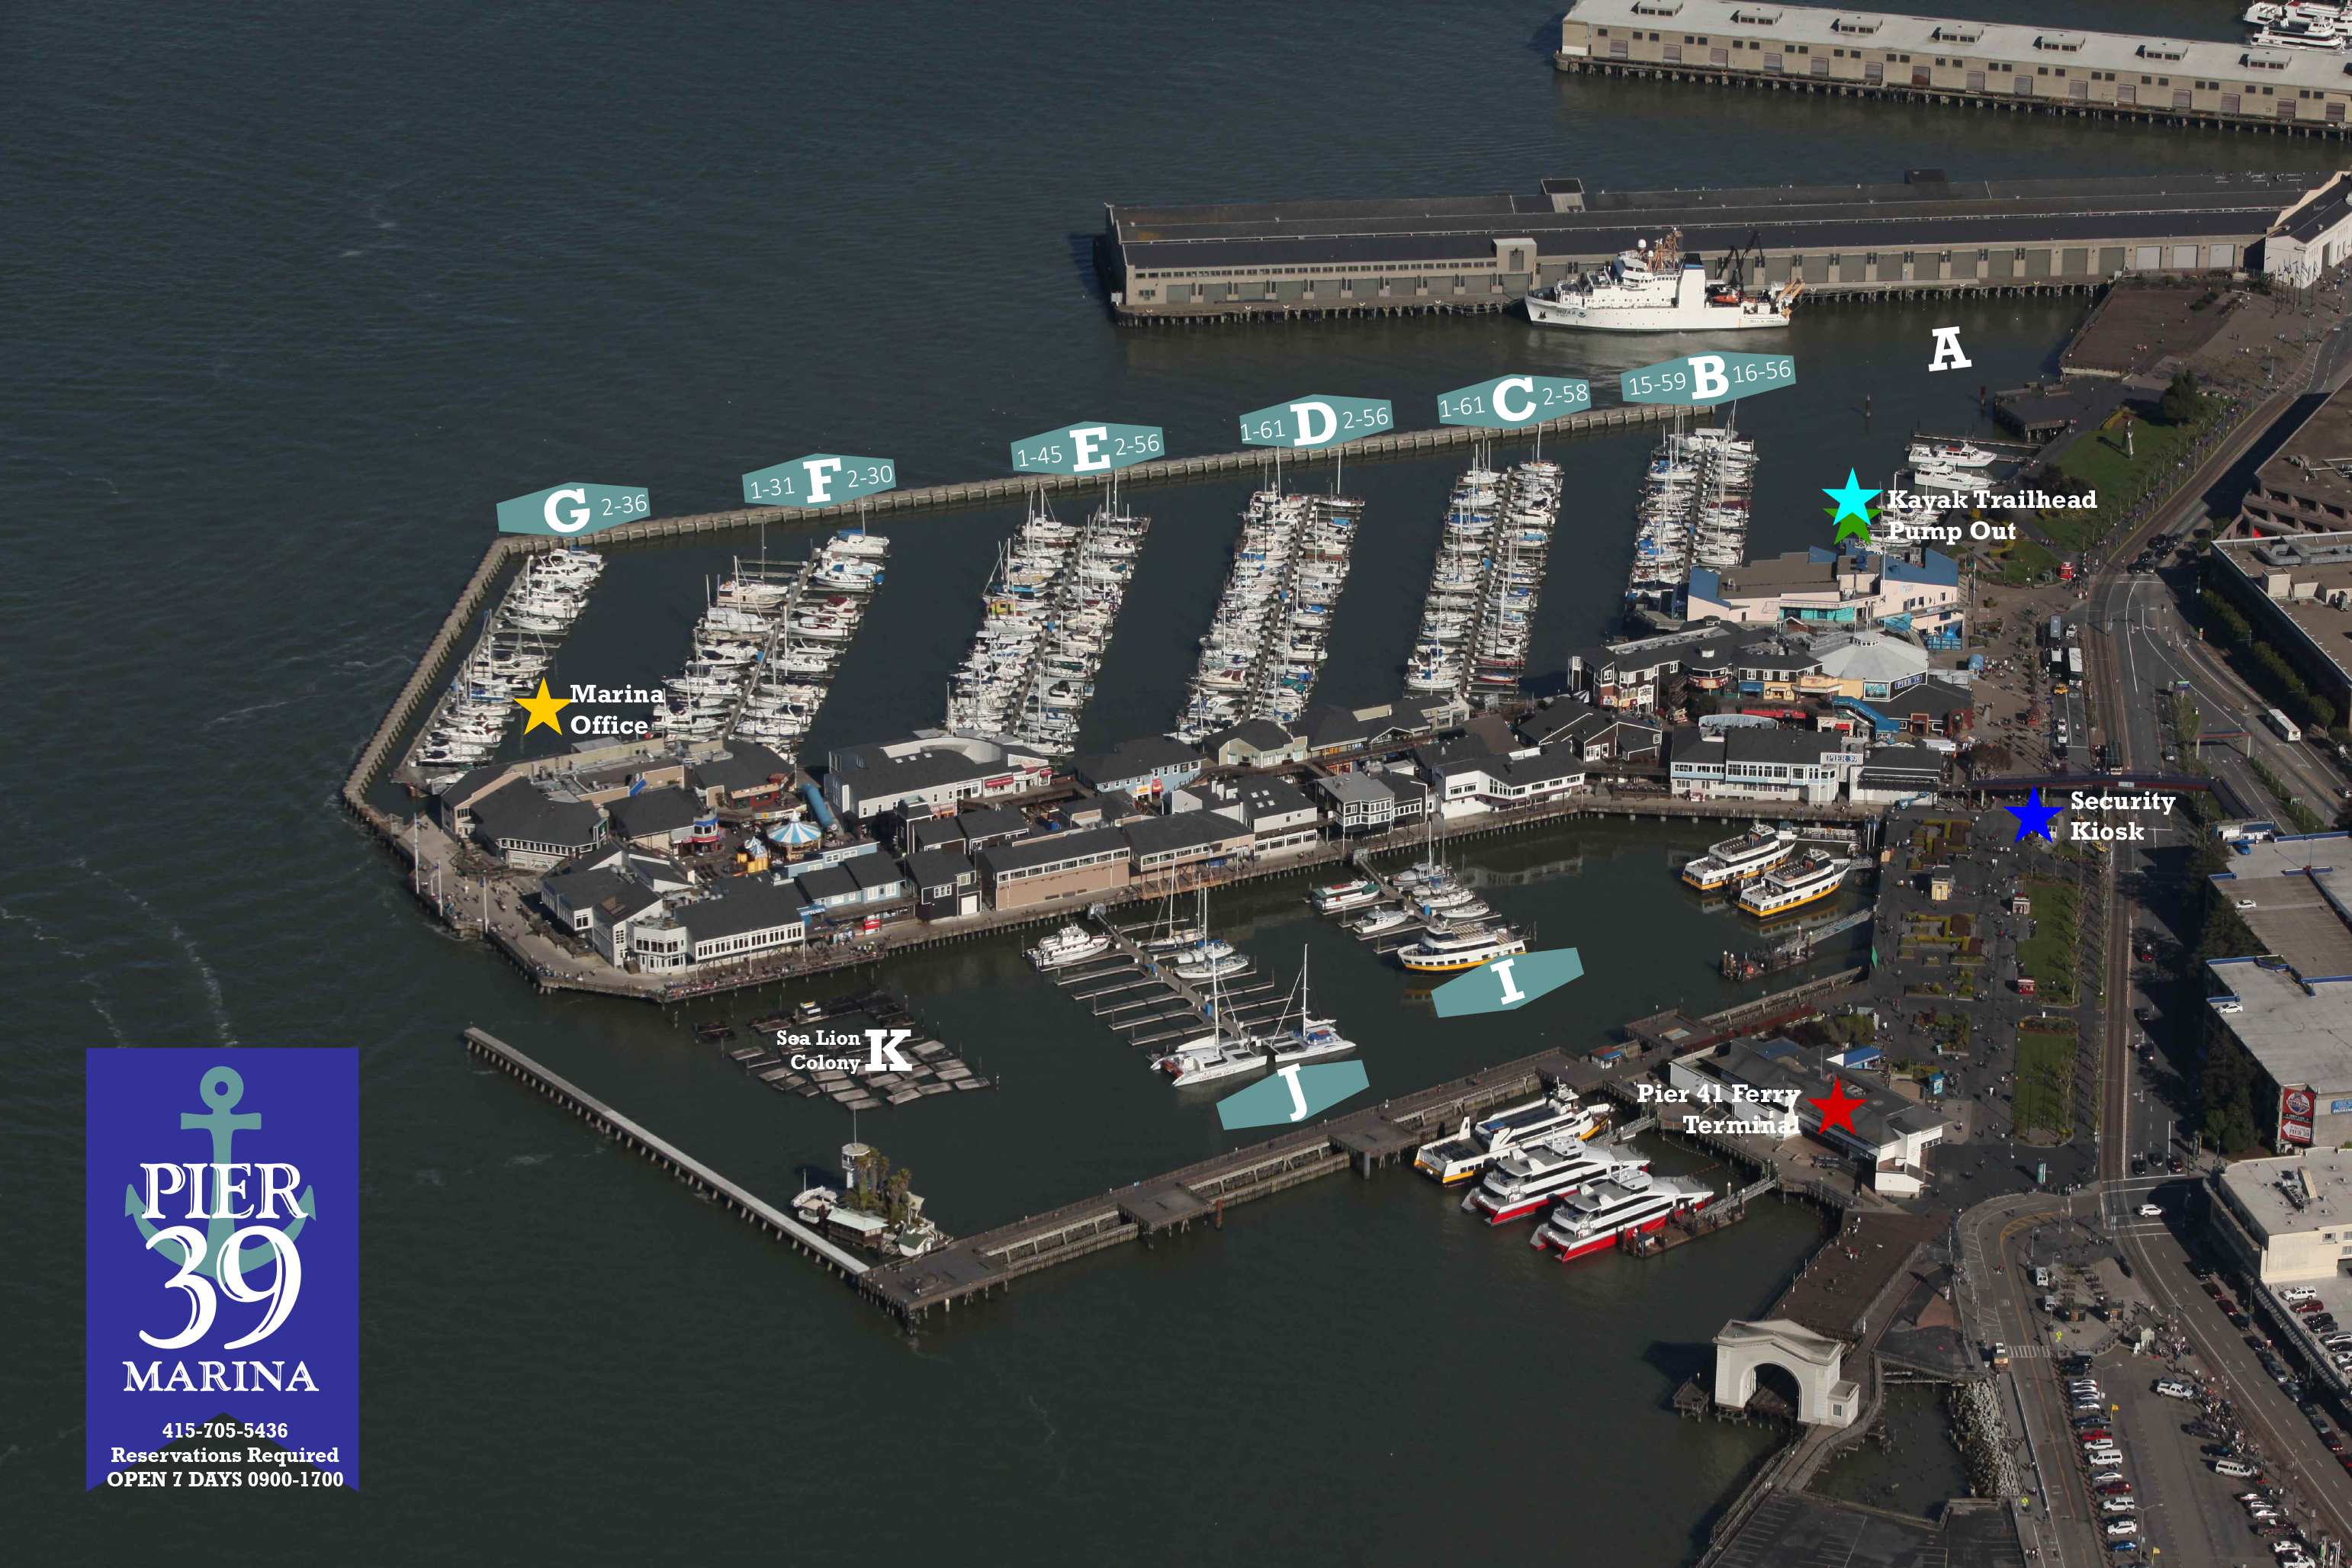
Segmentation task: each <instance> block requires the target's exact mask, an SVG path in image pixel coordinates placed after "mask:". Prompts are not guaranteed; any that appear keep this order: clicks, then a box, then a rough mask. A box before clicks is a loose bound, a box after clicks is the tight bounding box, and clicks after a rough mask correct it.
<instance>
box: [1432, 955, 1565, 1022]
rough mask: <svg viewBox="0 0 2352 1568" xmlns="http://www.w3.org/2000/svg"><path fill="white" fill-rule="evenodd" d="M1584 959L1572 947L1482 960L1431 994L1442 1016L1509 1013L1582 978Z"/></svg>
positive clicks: (1438, 1014) (1457, 1016)
mask: <svg viewBox="0 0 2352 1568" xmlns="http://www.w3.org/2000/svg"><path fill="white" fill-rule="evenodd" d="M1583 974H1584V960H1583V959H1582V958H1581V957H1580V956H1579V955H1578V953H1577V951H1576V949H1574V948H1572V947H1557V948H1553V949H1551V950H1550V951H1549V952H1523V953H1520V954H1519V955H1517V957H1515V958H1498V959H1495V960H1493V961H1492V962H1490V963H1482V964H1480V965H1479V966H1478V967H1477V968H1475V969H1474V970H1472V971H1470V973H1467V974H1458V975H1456V976H1454V978H1453V979H1451V980H1449V981H1447V982H1446V983H1445V984H1443V985H1441V986H1439V987H1438V988H1437V989H1436V990H1434V991H1433V992H1431V993H1430V994H1429V999H1430V1000H1431V1001H1432V1002H1434V1003H1435V1004H1436V1005H1437V1016H1439V1017H1441V1018H1460V1017H1464V1016H1467V1015H1469V1014H1473V1013H1507V1012H1510V1011H1511V1010H1512V1009H1513V1008H1515V1007H1524V1006H1526V1005H1528V1003H1530V1002H1532V1001H1534V1000H1535V999H1536V998H1537V997H1538V996H1545V995H1549V994H1551V993H1552V992H1554V991H1557V990H1559V988H1560V987H1561V986H1563V985H1565V984H1568V983H1569V982H1570V981H1571V980H1578V979H1581V978H1582V977H1583Z"/></svg>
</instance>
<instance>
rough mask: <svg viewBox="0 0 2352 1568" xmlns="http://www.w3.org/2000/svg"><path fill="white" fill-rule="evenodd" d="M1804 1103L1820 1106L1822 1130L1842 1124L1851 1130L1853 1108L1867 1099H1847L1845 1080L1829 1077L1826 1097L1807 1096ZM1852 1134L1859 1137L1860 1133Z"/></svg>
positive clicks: (1864, 1103) (1866, 1101)
mask: <svg viewBox="0 0 2352 1568" xmlns="http://www.w3.org/2000/svg"><path fill="white" fill-rule="evenodd" d="M1805 1103H1806V1104H1807V1105H1815V1106H1819V1107H1820V1108H1821V1112H1822V1131H1824V1132H1826V1131H1829V1130H1830V1129H1831V1128H1832V1127H1836V1126H1839V1125H1841V1124H1843V1126H1844V1128H1845V1130H1846V1131H1849V1132H1853V1108H1854V1107H1855V1106H1857V1105H1866V1104H1868V1103H1869V1101H1868V1100H1867V1099H1855V1100H1848V1099H1847V1098H1846V1097H1845V1080H1844V1079H1836V1078H1833V1079H1830V1091H1829V1093H1828V1095H1827V1096H1826V1097H1824V1098H1822V1099H1820V1100H1813V1099H1810V1098H1809V1099H1807V1100H1806V1101H1805ZM1854 1136H1855V1137H1857V1138H1859V1137H1861V1136H1862V1134H1861V1133H1859V1132H1854Z"/></svg>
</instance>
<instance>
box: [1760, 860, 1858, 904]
mask: <svg viewBox="0 0 2352 1568" xmlns="http://www.w3.org/2000/svg"><path fill="white" fill-rule="evenodd" d="M1852 865H1853V861H1851V860H1849V859H1847V858H1845V857H1844V856H1843V855H1832V854H1831V853H1830V852H1829V851H1828V850H1826V849H1808V850H1806V851H1805V853H1804V856H1803V858H1801V859H1799V860H1797V861H1796V862H1795V863H1793V864H1791V865H1786V866H1782V867H1780V868H1779V869H1778V870H1773V871H1767V872H1766V873H1765V874H1764V875H1763V876H1761V877H1759V878H1758V879H1756V880H1754V881H1752V882H1750V883H1748V886H1746V887H1745V888H1742V889H1740V890H1739V907H1740V909H1741V910H1745V911H1746V912H1747V913H1748V914H1751V915H1781V914H1786V913H1788V912H1789V911H1790V910H1796V909H1802V908H1803V907H1804V906H1805V905H1807V904H1811V903H1818V902H1820V901H1821V900H1823V899H1826V898H1828V897H1830V896H1831V895H1832V894H1833V893H1835V892H1836V891H1837V890H1838V889H1840V888H1842V887H1843V886H1844V885H1845V874H1846V869H1847V868H1848V867H1850V866H1852Z"/></svg>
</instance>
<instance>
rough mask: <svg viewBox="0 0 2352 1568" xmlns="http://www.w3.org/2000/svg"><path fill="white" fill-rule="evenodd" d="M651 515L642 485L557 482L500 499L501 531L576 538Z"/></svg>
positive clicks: (640, 520)
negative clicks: (555, 484) (561, 483)
mask: <svg viewBox="0 0 2352 1568" xmlns="http://www.w3.org/2000/svg"><path fill="white" fill-rule="evenodd" d="M652 515H653V503H652V502H651V501H649V500H646V492H645V490H644V489H643V488H642V487H641V486H636V485H591V484H584V483H575V484H568V485H557V486H555V487H554V488H552V489H543V490H533V491H532V492H531V493H530V494H529V495H527V496H517V497H515V498H514V499H513V500H502V501H500V502H499V532H500V533H551V534H554V535H555V536H556V537H557V538H559V539H576V538H578V537H579V536H581V535H582V534H587V533H601V532H603V531H604V530H605V529H608V528H617V527H618V526H620V525H621V524H622V523H625V522H643V521H645V520H646V518H648V517H650V516H652Z"/></svg>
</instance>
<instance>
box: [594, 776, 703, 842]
mask: <svg viewBox="0 0 2352 1568" xmlns="http://www.w3.org/2000/svg"><path fill="white" fill-rule="evenodd" d="M708 809H709V808H708V807H706V806H704V805H703V804H702V803H701V802H700V801H698V800H697V799H695V798H694V797H693V796H692V795H688V794H687V793H686V792H685V791H684V790H682V789H679V788H678V787H677V785H675V784H664V785H662V786H661V787H660V788H658V789H646V790H639V791H638V792H637V793H636V794H635V795H627V796H625V797H624V798H622V799H620V800H616V801H612V802H610V803H608V804H607V805H605V807H604V810H605V812H606V813H607V814H608V815H610V816H611V817H612V819H613V831H614V832H615V833H617V834H619V835H620V836H621V837H624V838H643V837H647V836H649V835H651V834H656V833H674V832H676V831H677V829H679V828H681V827H685V826H688V825H689V824H691V823H692V822H694V821H695V820H696V819H697V818H698V817H700V816H703V815H704V814H705V813H706V811H707V810H708Z"/></svg>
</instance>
